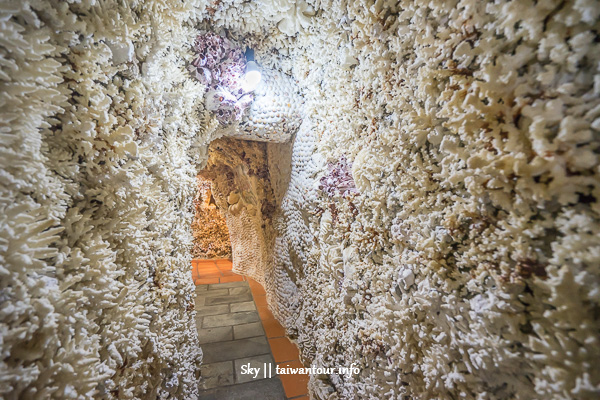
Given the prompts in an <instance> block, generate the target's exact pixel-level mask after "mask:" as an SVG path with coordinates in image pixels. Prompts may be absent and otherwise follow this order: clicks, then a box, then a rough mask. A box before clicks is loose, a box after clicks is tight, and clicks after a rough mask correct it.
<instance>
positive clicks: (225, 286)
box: [208, 281, 248, 290]
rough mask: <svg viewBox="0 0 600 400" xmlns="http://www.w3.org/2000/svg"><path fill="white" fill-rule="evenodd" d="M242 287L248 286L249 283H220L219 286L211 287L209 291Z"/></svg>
mask: <svg viewBox="0 0 600 400" xmlns="http://www.w3.org/2000/svg"><path fill="white" fill-rule="evenodd" d="M242 286H248V282H246V281H241V282H228V283H218V284H214V285H209V287H208V290H214V289H229V288H233V287H242Z"/></svg>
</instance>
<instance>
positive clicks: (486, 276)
mask: <svg viewBox="0 0 600 400" xmlns="http://www.w3.org/2000/svg"><path fill="white" fill-rule="evenodd" d="M51 4H55V5H51ZM121 4H122V3H121V2H113V1H99V2H93V1H82V2H75V1H74V2H72V3H71V2H69V3H67V2H64V3H63V2H61V3H58V2H42V1H39V2H36V1H30V2H25V1H14V2H4V3H2V5H0V8H1V9H2V14H1V15H2V18H0V32H1V35H0V45H1V47H0V54H1V58H0V61H1V63H0V65H1V69H0V81H1V85H2V90H0V99H1V102H0V104H2V108H1V110H0V113H1V115H0V121H1V124H2V125H0V126H1V131H0V132H1V133H0V135H1V137H2V147H1V153H0V157H2V158H1V165H2V173H1V175H0V184H1V185H2V186H1V187H2V193H1V196H0V208H1V212H0V223H1V225H2V229H1V230H0V257H1V258H0V260H1V262H0V274H1V276H2V279H1V281H0V287H1V297H0V302H1V303H0V336H1V337H2V341H1V345H0V348H1V354H2V359H1V360H0V361H1V362H0V396H3V397H6V398H12V397H14V398H16V397H18V396H21V397H25V398H36V397H37V398H48V397H49V396H54V397H56V398H76V397H83V398H86V397H93V396H96V397H109V398H110V397H113V398H114V397H119V398H135V397H138V398H140V397H141V398H144V397H145V396H149V397H151V398H154V397H156V395H155V394H157V395H158V396H159V397H162V398H168V397H169V396H171V397H175V398H185V397H190V398H193V397H194V395H195V393H196V390H197V387H196V386H195V382H196V375H195V374H196V373H197V371H198V363H199V361H200V358H201V356H200V354H201V353H200V350H199V348H198V346H197V345H196V338H195V335H196V334H195V330H194V327H193V324H192V313H193V311H192V310H191V309H190V308H191V307H192V305H191V304H192V302H191V295H192V290H191V289H192V288H191V281H190V279H189V276H188V275H189V258H190V256H189V251H190V247H191V239H192V236H191V230H190V224H191V221H192V216H193V212H192V211H193V209H192V199H193V196H194V186H195V183H194V177H195V174H196V172H197V170H198V169H200V168H201V167H203V166H204V165H206V162H207V159H208V143H209V142H210V141H211V140H212V139H213V138H214V137H215V136H218V135H220V134H221V133H219V132H220V130H219V129H218V128H219V123H218V122H217V121H216V120H215V119H214V118H213V117H212V116H211V115H210V114H209V113H207V112H205V111H204V107H203V101H204V100H203V96H204V92H205V89H206V88H205V87H204V86H203V85H202V84H201V83H199V82H198V81H197V80H196V79H194V78H193V77H192V76H191V74H190V73H189V71H188V69H187V68H188V67H189V64H190V63H191V62H192V61H193V59H194V54H193V51H192V45H193V43H194V40H195V37H196V36H197V34H198V30H197V29H204V30H207V29H212V30H216V31H219V33H220V34H225V33H224V32H225V30H224V28H225V29H226V30H227V34H228V35H230V36H232V37H233V38H232V39H234V40H238V41H240V42H241V41H242V40H243V41H244V42H245V43H246V44H248V45H250V46H252V47H254V49H255V54H256V61H257V62H258V63H259V64H261V65H263V66H265V67H269V68H272V69H274V70H279V71H282V72H284V73H287V74H290V75H291V76H292V78H293V79H294V80H295V81H297V85H298V87H299V88H300V91H301V93H302V95H303V97H304V106H303V107H304V110H303V113H302V114H303V122H302V125H301V126H300V129H299V131H298V132H297V133H296V134H295V137H294V138H293V140H294V141H293V145H292V146H293V148H292V151H291V156H290V157H287V156H285V155H286V149H285V148H283V147H282V148H276V147H272V145H266V144H262V145H260V146H263V147H251V148H252V150H251V151H252V152H254V153H256V155H258V154H259V153H260V154H262V155H263V156H264V155H265V154H266V159H265V157H263V156H261V157H263V158H262V160H263V161H262V165H263V166H264V165H266V170H261V171H262V172H260V173H259V171H254V172H253V173H251V172H250V170H249V169H248V168H247V167H246V169H244V168H245V167H244V166H243V163H242V164H240V163H239V161H238V160H243V159H244V156H243V153H244V152H245V149H244V146H248V145H244V144H237V145H235V144H231V143H230V144H228V145H227V146H228V148H227V149H225V150H224V151H223V152H222V156H221V158H222V160H223V162H220V164H221V165H226V166H228V168H230V169H231V171H233V172H232V176H231V179H233V177H235V176H237V177H238V178H239V179H238V180H237V181H232V182H231V186H230V187H228V188H227V190H219V191H218V192H219V193H231V192H235V191H236V190H238V191H240V189H243V190H246V192H247V193H246V194H247V196H246V198H244V197H243V196H242V193H243V190H242V191H240V192H239V193H240V197H239V198H240V199H241V198H243V201H244V205H245V207H240V209H241V210H240V214H238V215H239V216H242V217H240V218H238V222H240V225H239V226H238V228H239V229H237V228H234V229H233V230H234V231H236V232H238V234H239V235H240V236H239V241H240V242H243V241H244V240H249V239H252V238H259V239H260V240H259V241H258V242H257V243H252V247H250V248H247V250H248V251H250V252H252V251H257V252H263V251H264V253H261V254H259V255H260V258H259V259H260V260H261V261H260V263H256V262H255V263H254V264H252V266H248V265H247V266H245V267H244V266H242V265H240V264H239V263H238V264H236V266H235V268H236V269H237V270H243V271H246V272H247V273H249V274H251V275H252V276H254V277H255V278H256V279H257V280H259V281H261V282H264V284H265V287H266V289H267V296H268V300H269V304H270V307H271V308H272V310H273V313H274V314H275V315H276V316H277V317H278V318H279V319H280V320H281V321H282V323H283V324H284V325H285V327H286V330H287V332H288V334H290V335H291V336H292V337H294V338H296V340H297V342H298V344H299V346H300V348H301V353H302V357H303V360H304V361H305V363H306V364H307V365H314V366H349V365H350V364H352V363H357V365H358V366H359V369H360V373H359V374H357V375H354V376H338V375H330V376H324V375H322V376H313V377H311V382H310V389H311V390H312V392H313V393H312V394H313V396H314V397H316V398H328V399H337V398H339V399H353V398H378V399H379V398H386V399H387V398H412V399H432V398H436V399H456V398H464V399H550V398H552V399H554V398H556V399H596V398H598V396H599V395H600V370H599V369H598V368H597V367H596V364H597V360H598V359H600V343H599V341H600V317H599V316H600V311H599V310H600V270H599V266H600V223H599V222H600V221H599V219H600V216H599V213H600V205H599V203H598V199H599V197H600V179H599V174H600V168H599V163H598V153H599V152H600V150H599V140H598V139H599V137H600V71H599V70H598V68H599V67H600V45H599V39H598V32H599V31H600V24H599V15H600V6H599V4H598V1H596V0H574V1H559V0H539V1H533V0H514V1H497V2H491V1H480V0H463V1H458V0H448V1H441V0H440V1H416V0H415V1H400V2H396V1H390V2H385V1H381V0H378V1H374V2H367V1H360V0H359V1H345V0H342V1H337V0H335V1H334V0H330V1H327V0H324V1H319V0H314V1H308V2H304V1H299V2H291V1H288V0H273V1H269V2H246V1H243V0H223V1H218V2H212V1H211V2H206V3H204V2H202V1H197V2H195V1H190V2H178V1H167V0H164V1H158V0H157V1H146V2H143V3H142V2H139V3H138V2H132V3H131V4H132V6H131V8H124V7H123V6H122V5H121ZM193 28H197V29H193ZM228 140H231V139H228ZM238 146H240V147H238ZM252 146H255V145H252ZM256 146H259V145H256ZM248 148H250V147H248ZM228 154H230V156H228ZM290 158H291V161H290ZM265 160H266V161H265ZM257 162H258V161H257ZM215 165H216V164H215ZM257 165H258V164H257ZM227 179H229V178H227ZM244 188H245V189H244ZM230 189H231V190H230ZM261 191H262V192H261ZM215 192H217V191H215ZM252 196H254V198H253V197H252ZM278 196H279V197H278ZM279 199H281V200H279ZM216 200H217V204H218V205H219V207H226V208H228V209H229V207H233V206H234V205H235V204H237V203H238V202H236V201H234V200H236V199H235V196H234V198H232V199H231V202H230V201H229V199H228V198H224V197H219V196H217V197H216ZM238 200H239V199H238ZM224 202H226V203H224ZM259 204H260V207H261V208H260V209H258V208H257V206H258V205H259ZM265 204H272V205H275V207H274V209H273V210H269V211H268V212H266V211H265V210H263V208H262V207H263V205H265ZM253 207H254V208H253ZM252 209H254V210H255V211H256V214H255V215H253V216H252V215H251V214H250V212H251V211H252ZM233 211H235V210H233ZM232 215H233V213H232ZM244 215H248V221H249V223H248V225H243V224H242V222H243V218H244V217H243V216H244ZM264 215H269V218H268V219H265V218H263V216H264ZM257 216H260V219H259V218H258V217H257ZM252 218H254V219H252ZM265 221H267V222H270V223H268V224H264V227H263V224H262V222H265ZM228 222H229V220H228ZM259 222H260V224H259ZM230 227H231V224H230ZM261 243H262V244H261ZM271 243H272V244H271ZM263 244H264V248H263V247H261V246H263ZM232 245H233V246H234V251H235V247H236V244H235V240H232ZM273 249H274V251H273ZM244 254H245V253H244ZM235 262H236V255H235V253H234V263H235ZM249 265H250V264H249ZM244 268H245V269H244Z"/></svg>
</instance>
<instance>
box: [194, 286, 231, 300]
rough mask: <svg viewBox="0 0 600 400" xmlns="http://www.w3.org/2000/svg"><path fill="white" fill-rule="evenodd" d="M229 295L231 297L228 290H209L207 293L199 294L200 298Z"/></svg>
mask: <svg viewBox="0 0 600 400" xmlns="http://www.w3.org/2000/svg"><path fill="white" fill-rule="evenodd" d="M209 286H210V285H209ZM227 295H229V289H228V288H222V289H213V290H210V289H209V290H207V291H206V292H201V293H198V296H200V297H215V296H227Z"/></svg>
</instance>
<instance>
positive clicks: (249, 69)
mask: <svg viewBox="0 0 600 400" xmlns="http://www.w3.org/2000/svg"><path fill="white" fill-rule="evenodd" d="M260 80H261V73H260V68H259V66H258V64H256V63H255V62H254V61H248V62H247V63H246V73H245V74H244V82H243V84H242V86H243V89H244V91H245V92H251V91H253V90H254V89H256V87H257V86H258V84H259V83H260Z"/></svg>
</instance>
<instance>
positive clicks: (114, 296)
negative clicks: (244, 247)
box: [0, 1, 207, 399]
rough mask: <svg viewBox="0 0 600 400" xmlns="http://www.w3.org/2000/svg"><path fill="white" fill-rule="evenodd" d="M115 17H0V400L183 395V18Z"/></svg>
mask: <svg viewBox="0 0 600 400" xmlns="http://www.w3.org/2000/svg"><path fill="white" fill-rule="evenodd" d="M120 4H122V3H121V2H109V1H100V2H93V1H85V2H46V1H8V2H4V1H3V2H2V3H1V4H0V9H1V11H0V12H1V15H2V17H1V18H0V21H1V22H0V54H1V56H0V59H1V60H2V61H1V62H0V65H1V69H0V85H1V89H0V104H1V109H0V126H1V128H0V130H1V132H2V133H1V137H2V139H1V151H0V154H1V155H0V157H1V159H0V165H1V171H2V172H1V174H0V187H1V195H0V226H1V227H2V229H0V260H1V261H0V265H1V266H0V275H1V279H0V293H1V295H0V338H1V339H0V343H1V344H0V349H1V351H0V354H1V358H0V397H2V398H4V399H12V398H23V399H48V398H59V399H74V398H92V397H98V398H119V399H128V398H132V399H133V398H187V397H190V398H193V397H195V394H196V393H197V377H198V372H199V364H200V362H201V358H202V356H201V351H200V349H199V347H198V345H197V336H196V330H195V325H194V322H193V315H192V314H193V307H194V306H193V289H192V282H191V277H190V267H189V265H190V262H189V261H190V248H191V239H192V237H191V231H190V223H191V219H192V217H193V209H192V200H193V197H194V194H195V175H196V167H195V162H200V161H201V160H200V159H199V156H198V152H199V150H198V149H199V148H198V149H196V148H194V147H192V146H199V144H198V143H201V141H202V140H205V139H206V135H207V132H206V130H205V129H204V127H205V125H206V124H205V122H204V119H202V118H199V115H202V114H199V111H201V110H202V95H203V87H202V86H201V85H200V84H198V83H196V81H195V80H193V79H192V78H191V77H190V76H189V73H188V72H187V71H186V69H185V67H186V65H185V64H186V60H187V61H189V60H191V58H192V56H193V55H192V52H191V48H190V46H191V45H190V43H191V42H193V38H194V37H195V34H196V32H195V30H194V29H192V28H191V24H192V23H193V21H194V18H195V17H194V12H195V11H194V7H193V3H191V2H188V3H185V4H182V3H181V2H177V1H148V2H144V4H138V5H134V6H133V7H132V8H124V7H122V6H121V5H120ZM167 11H168V12H167Z"/></svg>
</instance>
